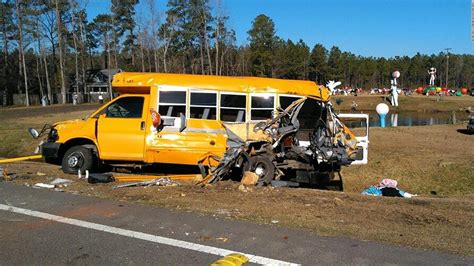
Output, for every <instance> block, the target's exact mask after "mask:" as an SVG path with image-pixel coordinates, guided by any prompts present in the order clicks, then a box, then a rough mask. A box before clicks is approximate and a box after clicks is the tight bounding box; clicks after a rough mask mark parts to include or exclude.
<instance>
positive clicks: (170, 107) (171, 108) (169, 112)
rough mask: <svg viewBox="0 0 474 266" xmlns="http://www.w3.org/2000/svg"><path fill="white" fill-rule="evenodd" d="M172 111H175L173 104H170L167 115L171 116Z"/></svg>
mask: <svg viewBox="0 0 474 266" xmlns="http://www.w3.org/2000/svg"><path fill="white" fill-rule="evenodd" d="M172 113H173V106H169V107H168V111H167V112H166V116H171V114H172Z"/></svg>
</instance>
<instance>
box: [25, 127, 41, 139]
mask: <svg viewBox="0 0 474 266" xmlns="http://www.w3.org/2000/svg"><path fill="white" fill-rule="evenodd" d="M28 132H29V133H30V135H31V136H32V137H33V138H34V139H37V138H38V136H39V133H38V131H37V130H36V129H34V128H31V127H30V128H28Z"/></svg>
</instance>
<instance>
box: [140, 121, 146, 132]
mask: <svg viewBox="0 0 474 266" xmlns="http://www.w3.org/2000/svg"><path fill="white" fill-rule="evenodd" d="M140 130H145V121H142V122H141V123H140Z"/></svg>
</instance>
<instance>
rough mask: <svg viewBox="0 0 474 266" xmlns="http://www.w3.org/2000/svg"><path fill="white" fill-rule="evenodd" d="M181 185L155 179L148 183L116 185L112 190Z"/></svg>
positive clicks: (165, 179)
mask: <svg viewBox="0 0 474 266" xmlns="http://www.w3.org/2000/svg"><path fill="white" fill-rule="evenodd" d="M179 185H181V184H180V183H178V182H176V181H174V180H171V179H169V178H157V179H153V180H150V181H142V182H133V183H127V184H123V185H117V186H114V187H113V188H114V189H115V188H124V187H148V186H165V187H166V186H179Z"/></svg>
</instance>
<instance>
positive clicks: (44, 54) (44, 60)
mask: <svg viewBox="0 0 474 266" xmlns="http://www.w3.org/2000/svg"><path fill="white" fill-rule="evenodd" d="M41 56H42V57H43V62H44V74H45V78H46V90H47V93H48V100H49V102H50V103H51V104H52V103H53V93H52V91H51V84H49V73H48V62H47V61H46V53H45V52H44V48H41Z"/></svg>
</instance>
